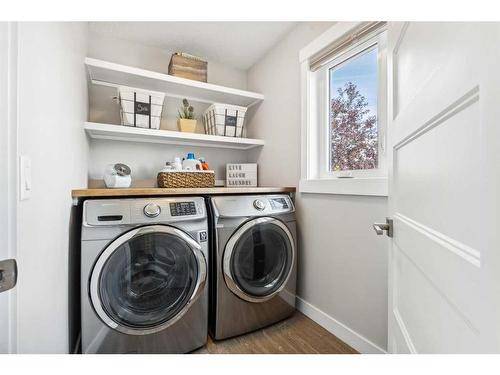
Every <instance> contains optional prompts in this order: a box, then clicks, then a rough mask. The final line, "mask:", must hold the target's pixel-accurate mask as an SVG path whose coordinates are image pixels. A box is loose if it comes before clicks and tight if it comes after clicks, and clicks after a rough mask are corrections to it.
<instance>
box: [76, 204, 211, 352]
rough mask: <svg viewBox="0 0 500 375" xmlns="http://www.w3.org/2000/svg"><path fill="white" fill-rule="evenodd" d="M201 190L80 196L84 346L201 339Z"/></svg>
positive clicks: (120, 347) (155, 346)
mask: <svg viewBox="0 0 500 375" xmlns="http://www.w3.org/2000/svg"><path fill="white" fill-rule="evenodd" d="M208 235H209V233H208V226H207V215H206V208H205V203H204V199H203V198H198V197H183V198H178V197H176V198H133V199H99V200H87V201H85V202H84V204H83V220H82V237H81V328H82V352H83V353H186V352H189V351H192V350H194V349H196V348H199V347H201V346H203V345H205V343H206V340H207V324H208V318H207V314H208V287H205V286H206V280H207V273H208V264H207V262H208V256H209V255H208Z"/></svg>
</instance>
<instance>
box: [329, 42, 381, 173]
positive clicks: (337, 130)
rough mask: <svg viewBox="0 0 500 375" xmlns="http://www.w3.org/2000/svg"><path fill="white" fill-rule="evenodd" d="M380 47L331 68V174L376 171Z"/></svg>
mask: <svg viewBox="0 0 500 375" xmlns="http://www.w3.org/2000/svg"><path fill="white" fill-rule="evenodd" d="M377 55H378V48H377V46H376V45H375V46H373V47H370V48H369V49H368V50H366V51H363V52H361V53H360V54H358V55H356V56H354V57H352V58H350V59H348V60H346V61H345V62H343V63H340V64H338V65H335V66H333V67H331V68H330V69H329V73H328V74H329V99H328V111H329V120H328V132H329V136H328V146H329V160H328V168H329V171H330V172H332V171H346V170H363V169H377V167H378V131H377V87H378V74H377V67H378V59H377Z"/></svg>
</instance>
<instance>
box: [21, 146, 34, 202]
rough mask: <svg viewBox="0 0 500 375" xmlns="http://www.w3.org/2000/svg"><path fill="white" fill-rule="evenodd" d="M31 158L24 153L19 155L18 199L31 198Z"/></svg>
mask: <svg viewBox="0 0 500 375" xmlns="http://www.w3.org/2000/svg"><path fill="white" fill-rule="evenodd" d="M31 190H32V186H31V159H30V158H29V157H28V156H26V155H21V156H20V157H19V199H20V200H22V201H24V200H26V199H29V198H31Z"/></svg>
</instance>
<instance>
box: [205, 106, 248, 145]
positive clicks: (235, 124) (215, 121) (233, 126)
mask: <svg viewBox="0 0 500 375" xmlns="http://www.w3.org/2000/svg"><path fill="white" fill-rule="evenodd" d="M246 111H247V108H246V107H240V106H237V105H230V104H222V103H214V104H212V105H211V106H210V107H208V108H207V110H206V111H205V112H204V113H203V124H204V126H205V133H207V134H211V135H222V136H226V137H243V125H244V122H245V113H246Z"/></svg>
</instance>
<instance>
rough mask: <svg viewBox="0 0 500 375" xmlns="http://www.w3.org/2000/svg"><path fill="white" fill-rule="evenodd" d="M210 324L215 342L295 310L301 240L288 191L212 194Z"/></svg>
mask: <svg viewBox="0 0 500 375" xmlns="http://www.w3.org/2000/svg"><path fill="white" fill-rule="evenodd" d="M209 207H210V209H211V211H212V212H211V213H210V217H211V220H212V227H213V236H212V246H211V250H212V251H211V260H212V267H211V282H210V287H211V288H210V291H211V293H210V299H211V301H210V323H209V331H210V333H211V335H212V337H213V338H214V339H216V340H220V339H225V338H228V337H232V336H236V335H241V334H243V333H247V332H250V331H253V330H256V329H259V328H262V327H265V326H268V325H270V324H273V323H275V322H278V321H280V320H283V319H285V318H287V317H289V316H291V315H292V314H293V313H294V311H295V286H296V267H297V240H296V225H295V213H294V212H295V209H294V205H293V202H292V200H291V199H290V197H289V196H288V195H259V196H256V195H251V196H248V195H238V196H217V197H212V198H211V204H210V205H209Z"/></svg>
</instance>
